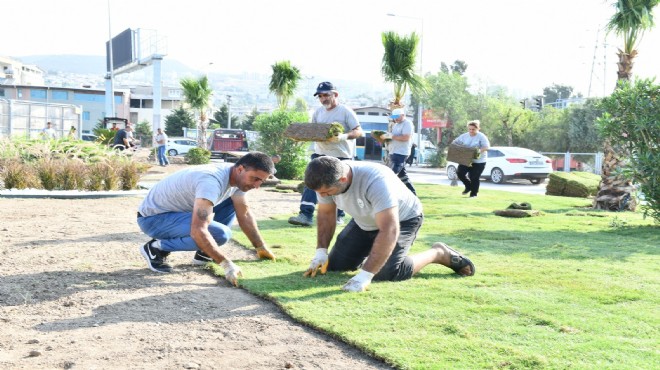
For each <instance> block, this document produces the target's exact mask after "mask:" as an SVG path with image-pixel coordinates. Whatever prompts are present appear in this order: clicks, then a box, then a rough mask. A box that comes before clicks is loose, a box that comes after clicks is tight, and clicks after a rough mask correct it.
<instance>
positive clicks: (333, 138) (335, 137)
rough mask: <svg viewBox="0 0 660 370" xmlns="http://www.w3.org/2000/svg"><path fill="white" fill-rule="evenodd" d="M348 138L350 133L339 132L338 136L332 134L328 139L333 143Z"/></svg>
mask: <svg viewBox="0 0 660 370" xmlns="http://www.w3.org/2000/svg"><path fill="white" fill-rule="evenodd" d="M346 140H348V134H339V135H336V136H332V137H330V138H329V139H328V141H329V142H331V143H338V142H340V141H346Z"/></svg>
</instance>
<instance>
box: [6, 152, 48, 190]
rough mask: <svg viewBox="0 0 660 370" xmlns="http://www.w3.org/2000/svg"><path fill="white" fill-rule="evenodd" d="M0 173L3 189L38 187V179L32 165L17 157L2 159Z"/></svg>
mask: <svg viewBox="0 0 660 370" xmlns="http://www.w3.org/2000/svg"><path fill="white" fill-rule="evenodd" d="M0 175H1V177H2V181H3V183H4V186H5V189H28V188H38V187H39V179H38V176H37V174H36V170H35V169H34V167H33V166H32V165H30V164H27V163H23V162H22V161H20V160H17V159H14V160H7V161H4V163H3V166H2V170H1V171H0Z"/></svg>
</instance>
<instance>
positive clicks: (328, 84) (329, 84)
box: [314, 81, 337, 96]
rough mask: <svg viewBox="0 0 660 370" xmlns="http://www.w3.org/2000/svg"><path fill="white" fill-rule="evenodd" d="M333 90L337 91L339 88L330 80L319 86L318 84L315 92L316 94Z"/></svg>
mask: <svg viewBox="0 0 660 370" xmlns="http://www.w3.org/2000/svg"><path fill="white" fill-rule="evenodd" d="M331 91H337V89H335V85H333V84H332V82H328V81H325V82H321V83H320V84H319V85H318V86H316V93H315V94H314V96H316V95H318V94H323V93H328V92H331Z"/></svg>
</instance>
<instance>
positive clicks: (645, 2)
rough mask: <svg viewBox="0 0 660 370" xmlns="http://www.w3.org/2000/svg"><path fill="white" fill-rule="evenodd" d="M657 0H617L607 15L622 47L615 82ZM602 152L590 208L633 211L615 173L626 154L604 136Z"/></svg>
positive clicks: (625, 73) (625, 70) (624, 74)
mask: <svg viewBox="0 0 660 370" xmlns="http://www.w3.org/2000/svg"><path fill="white" fill-rule="evenodd" d="M658 2H660V0H618V1H617V2H616V3H615V4H614V7H615V8H616V12H615V13H614V15H613V16H612V18H610V21H609V22H608V24H607V29H608V30H609V31H613V32H614V33H616V34H617V35H619V36H623V49H619V51H618V52H617V55H618V56H619V62H618V63H617V65H618V66H619V68H618V71H617V76H618V81H619V83H621V82H622V81H628V80H630V77H631V76H632V68H633V59H635V57H636V56H637V46H638V44H639V42H640V41H641V40H642V36H643V35H644V31H646V30H648V29H651V28H653V25H654V23H653V13H652V12H653V8H654V7H655V6H657V5H658ZM617 86H619V85H617ZM603 154H604V158H603V166H602V171H601V181H600V185H599V187H598V193H597V194H596V197H595V198H594V203H593V206H594V208H596V209H605V210H619V211H623V210H629V211H634V210H635V208H636V207H637V202H636V201H635V198H634V197H632V196H631V193H632V191H633V186H632V183H631V181H630V180H628V179H626V178H624V177H623V176H621V175H619V174H618V173H617V169H618V168H619V167H621V165H622V163H623V162H624V161H623V159H622V157H628V155H626V154H625V153H624V152H622V151H621V150H619V149H615V148H613V147H612V144H611V142H610V141H609V140H605V147H604V148H603Z"/></svg>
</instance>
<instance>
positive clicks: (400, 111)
mask: <svg viewBox="0 0 660 370" xmlns="http://www.w3.org/2000/svg"><path fill="white" fill-rule="evenodd" d="M404 114H406V111H405V110H403V108H397V109H395V110H393V111H392V114H390V118H391V119H397V118H399V117H401V116H403V115H404Z"/></svg>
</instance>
